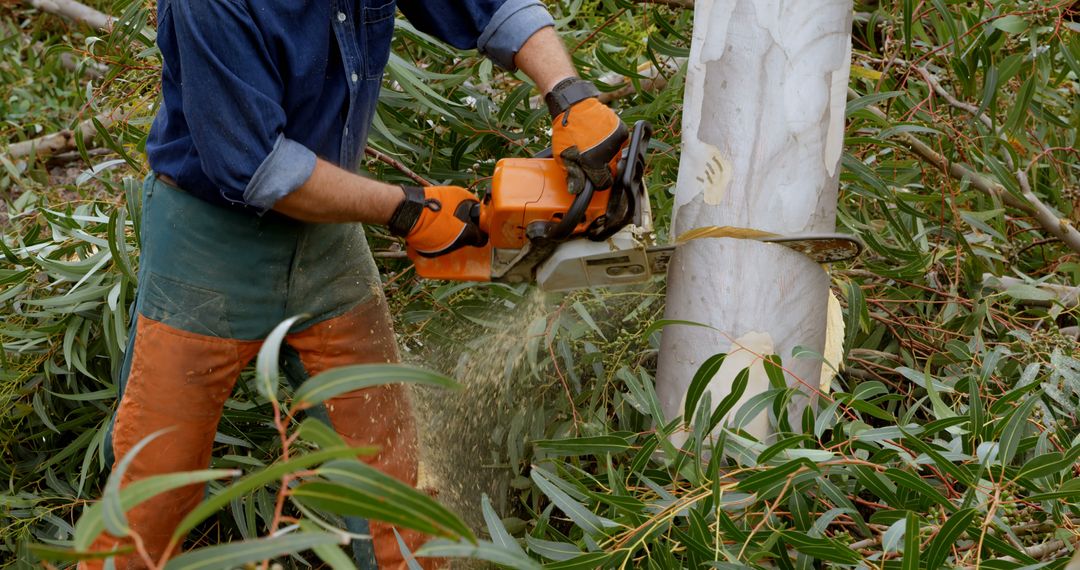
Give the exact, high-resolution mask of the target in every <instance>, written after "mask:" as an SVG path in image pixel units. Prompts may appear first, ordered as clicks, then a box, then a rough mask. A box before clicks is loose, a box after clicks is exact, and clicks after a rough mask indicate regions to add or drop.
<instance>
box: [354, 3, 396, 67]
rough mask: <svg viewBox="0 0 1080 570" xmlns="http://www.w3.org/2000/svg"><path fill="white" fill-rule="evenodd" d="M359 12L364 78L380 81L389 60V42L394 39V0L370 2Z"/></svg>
mask: <svg viewBox="0 0 1080 570" xmlns="http://www.w3.org/2000/svg"><path fill="white" fill-rule="evenodd" d="M371 3H372V4H375V5H367V3H366V2H365V5H364V7H363V9H362V10H361V15H360V26H361V28H362V29H361V31H360V34H361V37H362V38H363V45H362V46H361V47H362V48H363V52H364V54H363V56H364V77H365V78H366V79H382V75H383V70H384V69H385V68H386V62H387V61H388V60H389V59H390V40H392V39H393V38H394V14H395V13H396V12H397V4H396V2H395V0H390V1H389V2H387V1H386V0H371Z"/></svg>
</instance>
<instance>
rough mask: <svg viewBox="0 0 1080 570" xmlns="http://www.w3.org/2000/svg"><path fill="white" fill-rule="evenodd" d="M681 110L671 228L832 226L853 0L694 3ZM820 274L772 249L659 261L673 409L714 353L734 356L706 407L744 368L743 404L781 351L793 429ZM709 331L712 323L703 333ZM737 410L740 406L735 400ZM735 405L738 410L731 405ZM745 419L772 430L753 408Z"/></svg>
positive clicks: (744, 248) (823, 289)
mask: <svg viewBox="0 0 1080 570" xmlns="http://www.w3.org/2000/svg"><path fill="white" fill-rule="evenodd" d="M694 10H695V11H694V36H693V42H692V46H691V50H690V59H689V62H688V64H687V65H688V70H687V79H686V99H685V105H684V109H683V131H682V134H683V147H682V163H681V165H680V170H679V180H678V186H677V188H676V192H675V204H674V212H673V224H672V227H673V230H674V234H675V235H680V234H682V233H684V232H686V231H688V230H691V229H694V228H698V227H703V226H713V225H716V226H737V227H745V228H752V229H758V230H765V231H768V232H773V233H778V234H799V233H809V232H831V231H835V219H836V195H837V180H838V178H839V174H840V167H839V164H840V155H841V151H842V146H843V139H844V108H845V97H846V90H847V83H848V71H849V67H850V60H851V40H850V31H851V18H852V2H851V0H814V1H812V2H811V1H806V0H698V1H697V2H696V4H695V9H694ZM828 288H829V278H828V275H827V274H826V273H825V271H824V270H823V269H822V268H821V267H820V266H818V265H817V264H815V263H814V262H813V261H811V260H810V259H809V258H808V257H806V256H804V255H802V254H799V253H796V252H794V251H792V250H789V249H787V248H785V247H782V246H779V245H772V244H766V243H760V242H756V241H752V240H739V239H701V240H695V241H691V242H689V243H687V244H685V245H682V246H680V247H679V248H678V249H677V251H676V252H675V255H674V257H673V259H672V261H671V264H670V266H669V269H668V300H667V309H666V311H665V314H664V317H665V318H667V319H679V320H686V321H694V322H698V323H702V324H707V325H709V326H710V327H712V329H710V328H703V327H691V326H683V325H671V326H668V327H667V328H665V330H664V333H663V339H662V343H661V351H660V362H659V369H658V371H657V391H658V394H659V396H660V399H661V404H662V407H663V409H664V412H665V414H666V415H667V416H668V417H675V416H677V415H680V414H681V413H682V407H683V402H684V399H685V395H686V391H687V388H688V386H689V383H690V380H691V378H692V377H693V375H694V373H695V372H696V371H697V369H698V367H699V366H700V365H701V363H702V362H703V361H704V360H705V359H706V358H708V357H710V356H712V355H713V354H716V353H720V352H726V353H728V354H729V355H730V356H729V358H728V359H727V361H726V362H725V364H724V366H723V367H722V368H721V369H720V371H719V372H718V373H717V374H716V376H715V377H714V378H713V379H712V381H711V383H710V385H709V392H710V396H711V399H712V403H713V405H714V406H715V405H716V404H717V403H719V401H720V400H721V399H722V398H723V397H724V396H725V395H726V394H727V393H728V392H729V391H730V386H731V383H732V380H733V379H734V378H735V375H736V374H737V373H738V372H739V371H740V370H742V369H743V368H745V367H747V366H750V368H751V372H750V383H749V386H748V387H747V390H746V393H745V394H744V396H743V399H742V401H743V402H745V401H746V400H747V399H749V398H751V397H753V396H754V395H756V394H759V393H761V392H764V391H766V390H768V389H769V382H768V379H767V377H766V375H765V371H764V367H763V366H762V364H761V356H763V355H767V354H777V355H779V356H780V357H781V358H782V359H783V364H784V368H785V369H786V371H787V373H786V379H787V382H788V385H789V386H796V385H801V386H802V394H803V395H802V396H800V397H797V398H796V399H795V400H794V401H793V402H792V405H791V406H790V407H789V410H790V411H791V412H792V413H793V417H792V423H793V427H795V428H796V429H798V428H799V424H798V423H796V422H798V421H799V418H800V416H801V410H803V409H804V408H805V407H806V405H807V404H808V403H810V402H811V401H812V398H813V394H814V393H815V391H816V390H817V387H818V382H819V378H820V375H821V368H822V364H821V360H820V357H813V356H810V357H807V356H804V357H801V358H793V357H792V350H793V349H795V348H796V347H803V348H805V349H807V350H808V351H810V353H813V354H815V355H820V354H821V353H822V351H823V348H824V344H825V327H826V310H827V305H828ZM713 329H716V330H713ZM739 406H741V403H740V404H739ZM739 406H736V408H735V409H736V410H737V409H738V407H739ZM746 429H747V430H748V431H749V432H750V433H752V434H754V435H756V436H758V437H765V436H767V434H768V433H769V419H768V417H767V416H766V415H765V414H764V413H762V414H761V415H760V416H758V417H757V418H755V419H754V420H753V421H752V422H750V425H748V426H747V427H746Z"/></svg>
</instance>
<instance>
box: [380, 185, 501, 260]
mask: <svg viewBox="0 0 1080 570" xmlns="http://www.w3.org/2000/svg"><path fill="white" fill-rule="evenodd" d="M401 189H402V190H403V191H404V192H405V200H403V201H402V202H401V204H399V205H398V207H397V209H396V210H394V215H393V216H391V217H390V222H389V223H388V224H387V225H388V226H389V228H390V233H391V234H393V235H396V236H399V237H404V238H405V243H406V244H407V245H408V246H409V247H410V248H412V249H413V250H415V251H416V253H418V254H419V255H421V256H423V257H438V256H440V255H446V254H447V253H450V252H451V251H454V250H456V249H459V248H462V247H465V246H467V245H471V246H477V247H479V246H482V245H484V244H486V243H487V235H486V234H484V232H483V231H482V230H481V229H480V227H479V226H477V225H476V223H475V222H473V220H472V216H471V211H472V209H473V207H474V206H477V205H479V203H480V202H479V201H478V200H477V199H476V196H474V195H473V194H472V193H470V192H469V191H468V190H466V189H464V188H461V187H459V186H427V187H425V188H420V187H417V186H402V187H401Z"/></svg>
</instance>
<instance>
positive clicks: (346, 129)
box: [345, 127, 349, 136]
mask: <svg viewBox="0 0 1080 570" xmlns="http://www.w3.org/2000/svg"><path fill="white" fill-rule="evenodd" d="M345 136H349V127H345Z"/></svg>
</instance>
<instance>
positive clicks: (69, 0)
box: [24, 0, 116, 32]
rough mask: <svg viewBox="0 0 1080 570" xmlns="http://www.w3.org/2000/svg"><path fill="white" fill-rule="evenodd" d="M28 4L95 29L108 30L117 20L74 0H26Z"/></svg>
mask: <svg viewBox="0 0 1080 570" xmlns="http://www.w3.org/2000/svg"><path fill="white" fill-rule="evenodd" d="M24 1H25V2H26V3H27V4H29V5H31V6H33V7H34V8H37V9H38V10H41V11H42V12H48V13H50V14H56V15H57V16H63V17H64V18H67V19H69V20H72V21H74V22H76V23H79V24H83V25H86V26H90V27H91V28H94V29H95V30H98V31H101V32H107V31H109V30H110V29H111V28H112V24H113V22H114V21H115V20H116V19H115V18H113V17H112V16H109V15H108V14H104V13H102V12H99V11H98V10H95V9H93V8H91V7H90V6H87V5H85V4H82V3H79V2H75V1H74V0H24Z"/></svg>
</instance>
